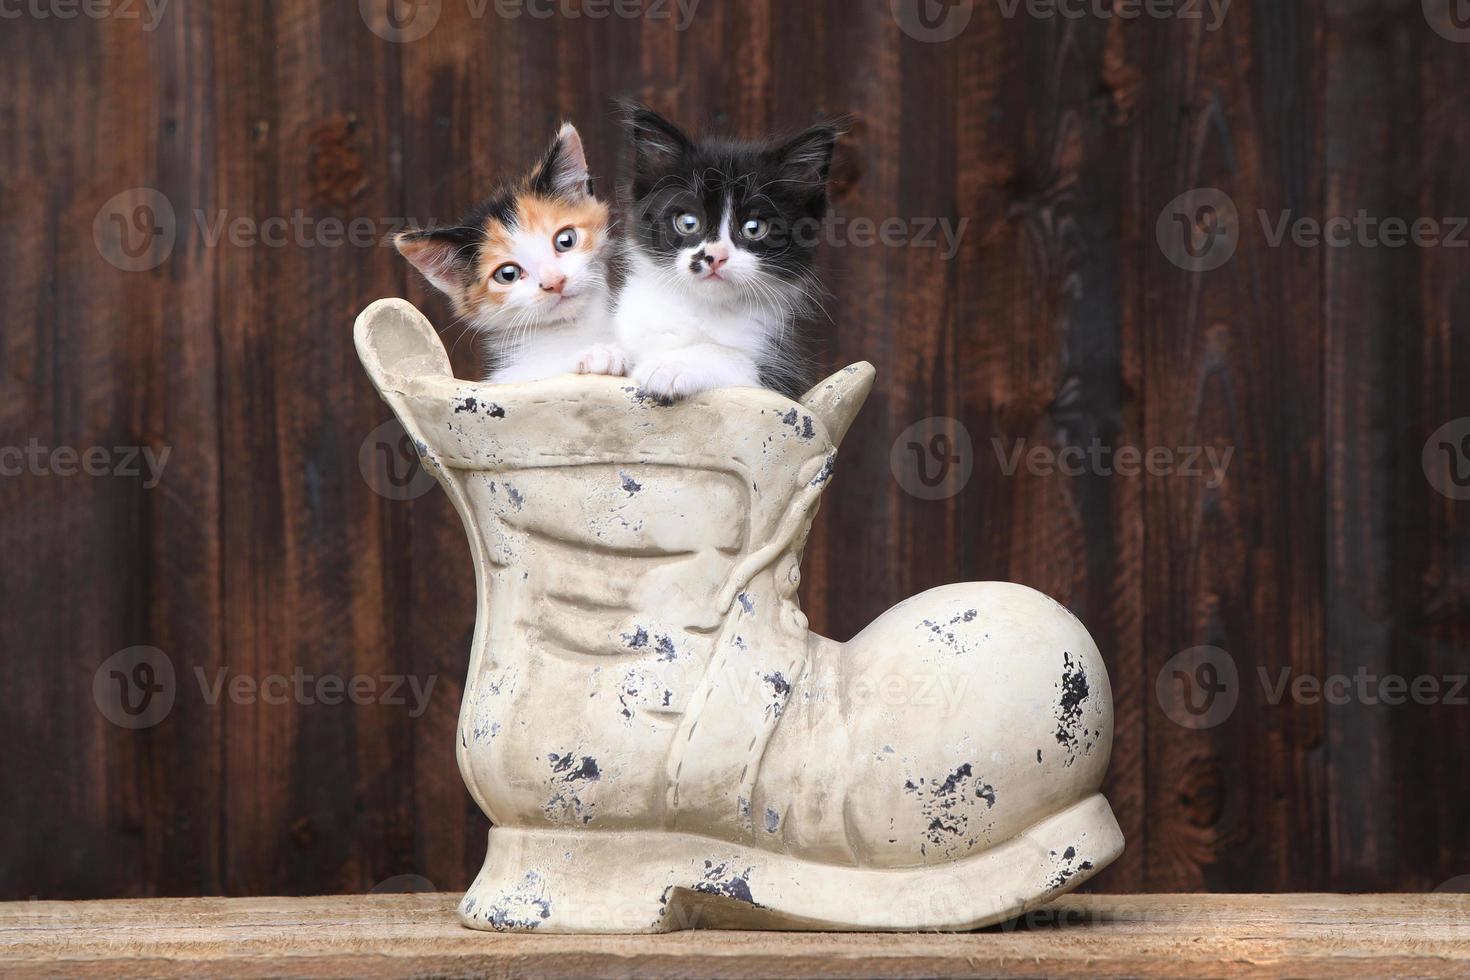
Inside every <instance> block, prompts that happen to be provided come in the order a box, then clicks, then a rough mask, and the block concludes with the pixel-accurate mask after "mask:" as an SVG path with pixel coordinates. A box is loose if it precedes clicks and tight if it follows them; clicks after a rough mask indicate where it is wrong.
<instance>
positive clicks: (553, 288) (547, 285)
mask: <svg viewBox="0 0 1470 980" xmlns="http://www.w3.org/2000/svg"><path fill="white" fill-rule="evenodd" d="M540 279H541V288H542V289H543V290H545V291H546V292H548V293H560V292H561V291H562V290H563V289H565V288H566V285H567V277H566V274H565V273H563V272H561V271H559V270H553V269H547V270H545V271H544V272H542V273H541V276H540Z"/></svg>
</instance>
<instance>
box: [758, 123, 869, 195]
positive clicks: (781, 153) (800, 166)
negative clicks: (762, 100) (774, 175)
mask: <svg viewBox="0 0 1470 980" xmlns="http://www.w3.org/2000/svg"><path fill="white" fill-rule="evenodd" d="M849 128H850V127H849V125H848V122H847V121H846V120H844V119H839V120H835V121H833V122H826V123H819V124H818V125H816V126H813V127H812V128H811V129H808V130H807V131H806V132H804V133H801V134H799V135H797V136H794V137H792V138H791V139H789V140H787V141H786V142H785V143H782V144H781V145H780V146H778V147H776V149H775V150H774V151H773V152H772V155H773V156H774V157H775V159H776V160H777V161H778V162H779V164H780V166H781V176H782V178H783V179H785V180H789V181H792V182H794V183H797V184H807V185H810V186H811V188H812V189H813V190H816V189H819V188H821V187H823V186H825V185H826V183H827V175H828V174H830V173H831V172H832V152H833V151H834V150H835V149H836V148H837V140H838V139H839V138H840V137H841V136H842V134H843V133H845V132H847V130H848V129H849Z"/></svg>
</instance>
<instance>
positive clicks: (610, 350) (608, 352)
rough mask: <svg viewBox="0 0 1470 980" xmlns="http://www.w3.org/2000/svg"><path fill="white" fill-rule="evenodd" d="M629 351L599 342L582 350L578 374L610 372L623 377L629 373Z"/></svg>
mask: <svg viewBox="0 0 1470 980" xmlns="http://www.w3.org/2000/svg"><path fill="white" fill-rule="evenodd" d="M629 360H630V359H629V357H628V352H627V351H625V350H623V349H622V348H621V347H614V346H612V345H610V344H598V345H597V346H595V347H589V348H588V349H587V350H585V351H583V352H582V356H581V357H580V358H578V359H577V373H578V374H610V375H612V376H613V377H615V378H621V377H622V376H623V375H625V374H627V373H628V365H629Z"/></svg>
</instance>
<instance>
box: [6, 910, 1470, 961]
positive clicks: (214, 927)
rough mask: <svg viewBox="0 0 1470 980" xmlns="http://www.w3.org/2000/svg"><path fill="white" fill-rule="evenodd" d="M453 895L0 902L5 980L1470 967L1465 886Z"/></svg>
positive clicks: (1469, 936)
mask: <svg viewBox="0 0 1470 980" xmlns="http://www.w3.org/2000/svg"><path fill="white" fill-rule="evenodd" d="M457 898H458V896H456V895H445V894H434V895H429V894H423V895H374V896H349V897H332V898H233V899H224V898H203V899H199V898H194V899H151V900H132V901H103V902H43V901H32V902H10V903H4V904H0V974H3V975H5V976H57V975H66V976H74V975H78V974H89V973H90V974H105V975H107V976H117V977H139V976H160V975H161V976H210V975H218V974H225V973H228V974H230V975H232V976H252V977H254V976H282V975H287V976H310V977H329V976H330V977H335V976H342V977H347V976H362V975H369V974H371V975H408V974H412V975H434V976H528V975H557V976H578V977H626V976H637V977H797V976H817V977H836V976H898V977H920V976H946V977H960V976H1015V977H1033V976H1061V977H1073V976H1076V977H1082V976H1089V977H1090V976H1100V975H1107V976H1112V975H1120V974H1122V975H1132V976H1169V977H1175V976H1188V977H1191V978H1203V977H1217V976H1222V977H1223V976H1228V977H1278V976H1298V977H1334V978H1341V977H1345V976H1373V977H1381V976H1395V975H1397V976H1470V895H1451V894H1442V895H1352V896H1347V895H1136V896H1098V895H1077V896H1071V897H1068V898H1065V899H1062V900H1061V901H1059V902H1057V903H1055V904H1054V905H1052V906H1049V907H1048V908H1046V909H1043V910H1041V911H1039V912H1037V913H1033V914H1032V915H1031V916H1029V917H1028V918H1027V919H1026V920H1024V921H1021V922H1018V923H1013V924H1011V925H1009V926H1006V927H999V928H995V929H989V930H986V931H984V932H979V933H969V934H963V935H937V934H876V933H855V934H818V933H755V932H716V931H695V932H683V933H674V934H670V935H666V936H610V937H585V936H551V935H546V936H538V935H499V934H493V933H477V932H471V931H469V930H467V929H463V928H461V927H460V926H459V924H458V923H457V922H456V921H455V918H454V914H453V911H454V904H455V901H456V900H457Z"/></svg>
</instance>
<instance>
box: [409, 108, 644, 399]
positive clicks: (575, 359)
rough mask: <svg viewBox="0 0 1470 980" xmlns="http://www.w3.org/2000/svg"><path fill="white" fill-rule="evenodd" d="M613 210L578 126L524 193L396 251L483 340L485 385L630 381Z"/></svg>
mask: <svg viewBox="0 0 1470 980" xmlns="http://www.w3.org/2000/svg"><path fill="white" fill-rule="evenodd" d="M608 218H609V215H608V207H607V205H606V204H604V203H602V202H601V201H599V200H598V199H597V198H596V197H594V196H593V195H592V185H591V180H590V178H589V176H588V173H587V158H586V156H585V154H584V153H583V151H582V139H581V137H580V136H579V135H578V134H577V130H576V128H575V127H573V126H572V125H571V124H570V123H568V124H566V125H564V126H562V128H561V131H560V132H559V133H557V136H556V139H555V140H554V141H553V142H552V144H551V148H550V149H549V150H547V151H546V155H545V156H544V157H543V158H542V159H541V162H540V163H539V164H537V165H536V167H535V169H534V170H532V171H531V173H530V174H529V175H528V176H527V177H526V178H524V179H523V180H522V181H520V182H519V183H518V184H515V185H512V186H508V187H504V188H501V189H500V190H499V191H497V192H496V193H495V194H493V195H492V196H490V197H489V198H487V199H486V200H484V201H481V202H480V203H479V204H477V205H475V206H474V207H472V208H470V210H469V211H468V212H467V213H466V214H465V216H464V217H463V218H461V219H460V221H459V223H458V224H457V225H455V226H454V227H452V228H437V229H429V230H427V231H408V232H403V233H402V234H400V235H399V236H398V237H397V238H396V239H395V240H394V242H395V244H396V245H397V246H398V251H399V252H401V253H402V254H403V257H404V258H406V259H408V261H410V262H412V263H413V265H414V267H415V268H417V269H418V270H419V271H420V272H422V273H423V274H424V277H425V278H426V279H428V280H429V282H431V283H433V284H434V285H435V286H436V287H438V288H439V289H440V290H441V291H443V292H444V293H445V294H446V295H447V296H449V298H450V299H451V300H453V302H454V308H455V312H456V313H458V314H459V316H460V317H461V318H463V319H464V320H466V321H467V322H468V323H469V325H470V326H471V327H473V328H474V329H476V330H479V331H482V332H483V333H484V334H485V337H486V342H487V348H488V352H489V354H490V357H491V361H492V363H493V364H494V365H495V367H494V369H493V370H491V371H490V373H489V376H488V377H487V378H486V380H487V381H490V382H493V383H497V384H504V383H510V382H515V381H534V380H537V379H539V378H546V377H550V376H552V375H555V374H564V373H571V372H577V373H580V374H618V375H620V374H623V373H625V372H626V370H627V355H626V354H624V353H623V352H622V351H621V350H620V349H619V348H618V347H616V345H615V344H614V343H613V333H612V324H611V320H610V313H609V307H610V301H609V295H610V294H609V291H608V282H607V267H608V257H609V253H610V251H611V247H610V235H609V221H608Z"/></svg>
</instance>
